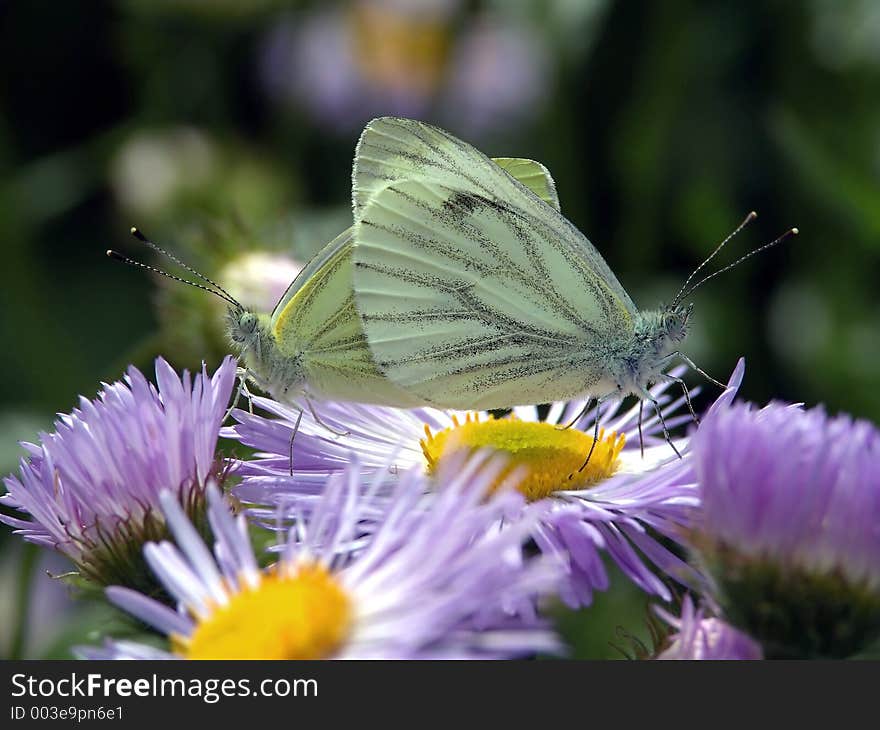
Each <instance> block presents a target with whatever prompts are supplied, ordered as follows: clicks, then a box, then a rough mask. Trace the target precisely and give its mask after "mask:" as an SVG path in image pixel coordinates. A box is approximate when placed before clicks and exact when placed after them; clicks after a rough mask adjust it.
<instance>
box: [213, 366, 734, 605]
mask: <svg viewBox="0 0 880 730" xmlns="http://www.w3.org/2000/svg"><path fill="white" fill-rule="evenodd" d="M743 370H744V364H743V362H742V361H740V363H739V364H738V365H737V367H736V369H735V371H734V373H733V375H732V376H731V379H730V382H729V384H728V387H727V389H726V391H725V393H724V394H723V395H722V396H721V397H720V398H719V399H718V401H716V403H715V405H714V406H713V407H712V409H711V410H713V411H714V410H718V409H719V408H720V407H721V405H723V404H724V403H727V402H729V401H730V400H731V399H732V398H733V397H734V395H735V392H736V390H737V388H738V387H739V383H740V381H741V380H742V375H743ZM667 387H668V385H667V384H666V383H664V384H661V385H658V386H655V388H654V389H653V391H652V392H653V394H654V395H655V397H656V398H658V400H659V401H660V402H661V404H663V412H664V419H665V421H666V423H667V426H669V427H670V428H673V427H675V426H676V425H681V424H682V423H685V422H687V421H689V420H690V415H689V414H687V413H682V410H683V406H684V397H681V398H678V399H677V400H672V399H671V398H670V397H669V394H668V393H667V392H666V390H667ZM254 404H255V405H258V406H260V407H261V408H263V409H265V410H266V411H268V412H269V413H271V414H272V415H274V416H275V418H271V419H270V418H264V417H262V416H259V415H253V414H249V413H245V412H243V411H236V412H235V413H234V416H235V418H236V419H237V420H238V423H237V424H236V425H235V426H232V427H229V428H227V429H225V430H224V431H223V435H225V436H228V437H231V438H236V439H238V440H240V441H242V442H243V443H245V444H247V445H248V446H251V447H253V448H255V449H257V451H258V453H257V455H256V458H255V459H253V460H251V461H245V462H239V463H238V464H237V466H236V470H237V474H238V475H239V476H241V477H243V481H242V484H241V485H240V486H239V487H237V488H236V496H238V497H239V498H240V499H242V501H244V502H246V503H248V504H251V505H258V506H259V505H263V506H266V507H265V508H264V509H260V508H259V507H257V508H255V510H254V514H255V515H256V516H257V517H258V518H262V519H266V518H269V519H271V516H272V515H273V514H274V512H275V507H276V506H277V505H278V504H279V503H284V502H291V501H292V500H296V501H297V502H298V503H303V502H306V503H307V502H308V501H309V500H310V499H314V495H316V494H319V493H320V492H321V489H322V488H323V483H324V480H325V479H326V477H327V475H328V474H332V473H334V472H336V471H339V470H340V469H342V468H343V467H344V465H345V463H346V462H347V460H348V458H349V454H350V453H352V452H354V453H355V454H357V457H358V461H359V463H360V464H361V468H362V469H363V470H364V471H378V470H382V469H385V468H386V464H387V463H389V461H392V462H393V463H394V464H395V465H396V466H397V467H398V468H400V469H405V468H408V467H412V466H420V467H421V468H422V469H424V470H426V471H427V472H433V471H434V470H436V469H437V468H438V467H439V466H441V465H442V464H443V463H444V461H445V460H446V459H448V458H449V457H450V456H452V455H455V454H458V453H460V452H462V451H465V452H467V451H473V450H476V449H480V448H490V449H494V450H496V451H500V452H502V453H503V454H504V455H505V456H506V457H507V459H508V463H509V468H519V469H521V470H523V471H524V472H525V477H524V478H523V479H522V480H521V481H520V482H519V484H518V489H519V490H520V491H521V492H522V493H523V495H524V496H526V498H527V499H528V501H530V502H538V501H546V506H547V511H546V519H544V520H543V521H541V522H540V523H539V525H538V526H537V529H536V530H535V532H534V534H533V537H534V539H535V541H536V542H537V544H538V545H539V547H540V548H541V550H542V551H543V552H545V553H548V554H553V555H555V556H557V558H561V559H563V560H564V561H565V562H566V564H567V569H568V571H569V576H570V580H569V581H568V582H567V584H566V585H565V586H564V587H563V590H562V598H563V599H564V600H565V601H566V602H567V603H568V604H570V605H572V606H578V605H587V604H589V603H590V601H591V600H592V593H593V591H594V590H604V589H606V588H607V586H608V575H607V573H606V571H605V566H604V564H603V561H602V557H601V553H602V551H607V553H608V555H610V556H611V558H612V559H614V561H615V562H616V563H617V564H618V565H619V566H620V567H621V569H622V570H623V571H624V573H625V574H626V575H628V576H629V577H630V578H631V579H632V580H633V581H635V583H636V584H637V585H639V586H640V587H641V588H643V589H644V590H645V591H647V592H649V593H652V594H655V595H658V596H660V597H662V598H664V599H666V600H668V599H669V598H670V592H669V589H668V587H667V586H666V585H665V583H664V581H663V580H662V579H661V578H660V577H658V576H657V575H656V574H655V572H654V569H653V568H652V567H649V564H648V563H651V564H653V566H655V567H656V568H659V569H660V570H661V571H662V572H663V573H667V574H671V575H673V576H674V577H675V578H677V579H678V580H680V581H683V582H685V583H694V582H696V581H698V580H699V578H698V576H697V575H696V573H694V571H693V570H692V569H691V568H689V566H688V565H687V564H686V563H685V562H684V561H683V560H681V559H680V558H679V557H678V556H677V555H676V554H675V553H673V552H672V551H670V550H669V549H667V547H665V546H664V545H663V544H661V541H660V539H658V538H660V537H663V538H668V539H669V540H672V541H674V542H676V541H680V540H681V539H682V537H683V535H684V532H685V530H686V529H687V528H688V527H689V525H690V515H691V512H692V510H693V508H694V507H695V506H696V504H697V500H698V497H697V492H696V487H695V483H694V475H693V470H692V466H691V462H690V460H689V459H688V458H687V456H685V458H684V459H683V460H679V459H677V458H675V456H674V453H673V452H672V450H671V449H670V447H669V445H668V444H667V443H665V441H664V439H663V437H662V427H661V424H660V422H659V419H658V418H657V417H656V415H654V416H652V417H650V418H648V419H647V420H646V421H645V422H644V423H643V425H642V433H643V436H644V441H645V444H646V448H645V452H644V457H643V456H642V453H641V449H640V440H639V426H638V418H639V406H638V405H636V406H634V407H633V408H631V409H630V410H628V411H626V412H624V413H621V412H620V411H619V408H620V405H619V403H609V404H607V405H603V407H602V409H601V413H600V414H599V416H600V422H601V423H602V424H604V429H603V431H602V432H601V433H600V438H599V440H598V441H597V443H596V445H595V448H593V450H592V453H591V456H590V460H589V464H588V465H587V467H586V468H585V469H583V470H582V471H579V467H581V465H582V464H583V462H584V459H585V456H586V455H587V454H588V453H590V450H591V446H592V444H593V438H592V433H593V424H594V420H595V418H596V413H595V409H594V410H593V411H590V412H588V413H586V414H584V415H583V417H582V418H580V419H578V422H577V424H575V425H574V426H573V427H572V428H564V427H563V425H564V424H567V423H569V422H570V420H571V419H573V418H575V417H576V416H577V414H578V413H580V412H581V411H582V409H583V407H584V405H585V403H584V402H583V401H582V402H574V403H570V404H568V405H566V404H561V403H560V404H554V405H553V406H551V408H550V412H549V414H548V415H547V418H546V419H545V420H544V421H541V420H539V417H538V410H537V409H536V408H534V407H527V408H516V409H514V411H513V413H512V414H511V416H509V417H507V418H502V419H494V418H491V417H490V416H485V415H483V416H480V415H474V414H455V413H452V414H451V413H446V412H444V411H439V410H436V409H431V408H421V409H414V410H409V411H406V410H397V409H392V408H380V407H374V406H362V405H356V404H351V403H346V404H334V403H325V404H321V405H320V406H318V414H319V416H320V418H321V420H322V421H323V422H324V424H326V425H321V424H319V423H316V422H315V421H314V420H312V419H309V418H307V417H306V418H303V419H302V421H301V424H300V428H299V431H298V432H297V434H296V437H295V440H294V444H293V448H292V452H293V457H294V458H293V464H292V465H291V463H290V454H291V438H292V436H293V433H294V430H295V428H296V422H297V418H298V416H299V412H298V411H296V410H295V409H293V408H289V407H286V406H284V405H282V404H280V403H277V402H275V401H272V400H269V399H265V398H254ZM327 426H330V427H331V428H333V429H335V430H338V431H344V432H347V435H346V436H344V437H338V436H334V435H333V434H332V433H331V432H330V431H329V430H328V428H327ZM581 429H585V430H581ZM675 443H676V447H677V448H678V450H679V452H681V453H683V454H686V453H687V451H688V444H687V439H686V438H681V439H677V440H676V441H675ZM428 484H430V482H428Z"/></svg>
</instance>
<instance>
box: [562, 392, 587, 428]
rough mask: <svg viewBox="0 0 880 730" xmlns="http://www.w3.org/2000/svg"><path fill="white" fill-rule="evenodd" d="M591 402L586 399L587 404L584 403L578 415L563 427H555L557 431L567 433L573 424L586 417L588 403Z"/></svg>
mask: <svg viewBox="0 0 880 730" xmlns="http://www.w3.org/2000/svg"><path fill="white" fill-rule="evenodd" d="M592 402H593V399H592V398H587V402H586V403H584V407H583V408H582V409H581V411H580V413H578V414H577V415H576V416H575V417H574V418H573V419H572V420H571V421H569V422H568V424H567V425H565V426H557V427H556V430H557V431H568V429H570V428H571V427H572V426H574V424H576V423H577V422H578V421H580V420H581V419H582V418H583V417H584V416H585V415H587V411H589V410H590V403H592Z"/></svg>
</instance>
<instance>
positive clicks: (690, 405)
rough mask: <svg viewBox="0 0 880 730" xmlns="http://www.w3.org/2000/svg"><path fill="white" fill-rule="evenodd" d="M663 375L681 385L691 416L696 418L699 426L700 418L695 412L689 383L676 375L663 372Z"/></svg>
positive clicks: (695, 420) (695, 421)
mask: <svg viewBox="0 0 880 730" xmlns="http://www.w3.org/2000/svg"><path fill="white" fill-rule="evenodd" d="M663 377H664V378H666V379H667V380H668V381H670V382H672V383H678V384H679V385H680V386H681V390H682V392H683V393H684V401H685V403H687V407H688V410H689V411H690V412H691V418H693V419H694V423H696V424H697V425H698V426H699V425H700V419H699V418H698V417H697V414H696V413H695V412H694V406H693V405H692V404H691V394H690V391H689V390H688V387H687V385H686V384H685V382H684V381H683V380H682V379H681V378H677V377H675V376H674V375H667V374H666V373H664V374H663Z"/></svg>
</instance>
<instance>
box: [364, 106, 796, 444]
mask: <svg viewBox="0 0 880 730" xmlns="http://www.w3.org/2000/svg"><path fill="white" fill-rule="evenodd" d="M508 172H509V170H508V171H507V172H506V171H505V169H504V167H503V166H501V165H499V164H497V163H496V162H493V161H492V160H490V159H489V158H488V157H486V156H485V155H484V154H482V153H481V152H479V151H478V150H476V149H475V148H474V147H472V146H471V145H469V144H467V143H466V142H463V141H462V140H460V139H457V138H456V137H454V136H452V135H451V134H449V133H448V132H446V131H444V130H442V129H439V128H437V127H434V126H431V125H429V124H425V123H422V122H418V121H414V120H409V119H397V118H391V117H384V118H380V119H375V120H373V121H372V122H370V123H369V124H368V125H367V127H366V129H365V130H364V132H363V134H362V135H361V138H360V140H359V142H358V146H357V152H356V155H355V167H354V170H353V174H352V178H353V192H352V196H353V201H354V214H355V223H354V227H353V239H354V246H353V247H354V259H353V260H354V279H353V282H354V293H355V301H356V305H357V310H358V312H359V314H360V316H361V320H362V322H363V330H364V334H365V335H366V339H367V343H368V345H369V349H370V351H371V352H372V355H373V360H374V362H375V363H376V365H377V366H378V368H379V370H380V371H381V372H382V373H383V374H384V375H385V376H386V377H387V378H388V379H389V380H390V381H392V382H393V383H395V384H396V385H397V386H399V387H401V388H402V389H404V390H405V391H407V392H408V393H412V394H414V395H416V396H418V397H419V398H420V399H421V400H422V401H423V402H424V403H426V404H431V405H434V406H436V407H440V408H456V409H478V410H483V409H502V408H509V407H512V406H516V405H524V404H534V403H546V402H551V401H561V400H570V399H573V398H577V397H583V396H593V397H594V398H596V399H598V400H599V401H600V402H601V401H602V400H603V399H606V398H609V397H624V396H627V395H630V394H633V395H636V396H637V397H638V398H640V399H644V400H647V401H649V402H650V403H651V404H652V405H653V406H654V409H655V411H656V413H657V414H658V416H659V419H660V421H661V424H662V425H663V430H664V434H665V435H666V439H667V441H668V442H669V443H670V445H672V446H673V449H675V446H674V445H673V444H672V442H671V440H670V439H669V435H668V432H667V431H666V426H665V424H663V416H662V413H661V411H660V408H659V404H658V402H657V401H656V399H654V398H653V396H652V395H651V394H650V392H649V391H648V388H649V387H650V385H652V384H653V383H655V382H658V381H659V380H662V379H668V380H673V381H676V382H678V383H679V384H680V385H681V386H682V387H683V388H684V392H685V396H686V398H687V400H688V405H690V399H689V397H688V396H687V388H686V386H685V384H684V382H683V381H682V380H681V379H680V378H676V377H674V376H672V375H668V374H666V373H664V372H663V371H664V369H665V368H666V367H667V366H668V365H669V364H670V363H671V362H672V361H673V360H674V358H676V357H679V358H681V360H682V361H684V362H685V363H687V364H688V365H689V366H690V367H692V368H694V369H696V370H698V371H699V372H700V373H702V374H703V375H705V376H706V377H707V378H708V377H709V376H708V375H706V374H705V373H703V371H702V370H699V368H697V367H696V365H694V363H693V362H691V360H690V359H689V358H687V357H686V356H685V355H683V354H682V353H681V352H679V351H678V350H677V349H676V345H677V343H679V342H680V341H681V340H683V339H684V337H685V335H686V334H687V330H688V321H689V318H690V316H691V311H692V307H693V305H684V304H683V299H684V298H685V297H687V296H688V295H689V294H691V293H692V292H693V291H694V290H695V289H696V288H697V287H699V286H701V285H702V284H703V283H705V282H706V281H708V279H710V278H712V277H713V276H715V275H717V274H719V273H721V271H717V272H715V273H714V274H712V275H710V276H708V277H705V278H704V279H702V280H701V281H699V282H698V283H697V284H695V285H693V286H690V287H689V285H690V282H691V280H692V278H693V276H694V275H695V274H696V273H697V271H699V270H700V269H701V268H702V267H703V266H704V265H705V264H706V263H708V261H710V260H711V259H712V257H713V256H715V254H717V253H718V251H720V250H721V248H722V247H723V246H724V244H725V243H726V242H727V241H728V240H729V239H730V238H731V237H732V236H733V235H735V234H736V233H737V232H738V231H739V230H741V228H742V227H743V226H744V225H745V224H746V223H747V222H748V221H750V220H751V219H752V218H753V217H754V214H753V213H752V214H750V215H749V216H748V217H747V218H746V220H745V221H743V223H742V224H741V225H740V226H739V227H738V228H737V229H736V230H735V231H734V233H733V234H731V235H730V236H728V237H727V238H726V239H725V240H724V241H722V243H721V244H720V245H719V246H718V247H717V248H716V249H715V251H714V252H713V253H712V255H710V256H709V258H707V259H706V261H704V262H703V264H701V265H700V267H698V268H697V270H695V271H694V273H693V274H691V276H690V277H688V280H687V281H686V282H685V285H684V286H683V287H682V288H681V290H680V291H679V292H678V294H677V295H676V296H675V298H674V299H673V300H672V302H671V303H670V304H669V305H667V306H665V307H662V308H660V309H657V310H651V311H640V310H639V309H637V308H636V306H635V304H634V303H633V301H632V299H630V297H629V295H628V294H627V293H626V291H625V290H624V289H623V287H622V286H621V285H620V283H619V282H618V281H617V278H616V277H615V276H614V273H613V272H612V271H611V269H610V268H609V267H608V265H607V264H606V263H605V261H604V260H603V259H602V256H601V255H600V254H599V252H598V251H597V250H596V249H595V248H594V247H593V245H592V244H591V243H590V242H589V241H588V240H587V238H586V237H585V236H584V235H583V234H582V233H581V232H580V231H578V230H577V228H575V227H574V226H573V225H572V224H571V223H570V222H569V221H568V220H567V219H566V218H565V217H564V216H563V215H562V214H561V213H560V211H559V209H558V205H556V206H554V205H548V204H547V202H545V201H544V200H542V199H541V197H539V196H538V195H536V194H535V192H534V190H532V189H530V187H529V185H527V184H523V182H525V181H524V180H517V179H515V178H514V177H512V176H511V175H509V174H508ZM790 233H797V230H796V229H792V230H791V231H789V232H788V233H787V234H784V235H783V236H781V237H780V238H779V239H777V240H776V241H774V242H773V243H771V244H767V246H764V247H761V248H759V249H756V250H754V251H752V252H750V253H749V254H747V255H746V256H744V257H742V258H741V259H740V260H739V261H741V260H744V259H745V258H747V257H748V256H751V255H753V254H755V253H757V252H758V251H760V250H763V249H764V248H767V247H769V246H771V245H774V244H775V243H778V242H779V241H780V240H782V239H783V238H785V236H786V235H788V234H790ZM739 261H737V262H735V263H734V264H731V266H734V265H736V264H737V263H739ZM726 268H730V267H726ZM726 268H725V269H722V271H723V270H726ZM710 379H711V378H710ZM713 382H715V383H717V381H714V380H713ZM717 384H718V385H721V384H720V383H717ZM722 387H723V386H722ZM597 412H598V411H597ZM691 413H692V414H693V409H692V408H691ZM694 418H695V419H696V415H695V414H694ZM640 423H641V414H640ZM598 425H599V424H598V419H597V421H596V431H598ZM676 453H678V452H677V450H676ZM587 460H589V455H588V457H587Z"/></svg>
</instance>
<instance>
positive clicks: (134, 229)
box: [128, 226, 138, 236]
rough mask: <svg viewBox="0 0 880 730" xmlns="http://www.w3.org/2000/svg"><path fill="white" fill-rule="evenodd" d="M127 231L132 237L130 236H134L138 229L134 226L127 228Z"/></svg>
mask: <svg viewBox="0 0 880 730" xmlns="http://www.w3.org/2000/svg"><path fill="white" fill-rule="evenodd" d="M128 230H129V231H131V235H132V236H133V235H135V234H136V233H137V232H138V229H137V228H136V227H135V226H132V227H131V228H129V229H128Z"/></svg>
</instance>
